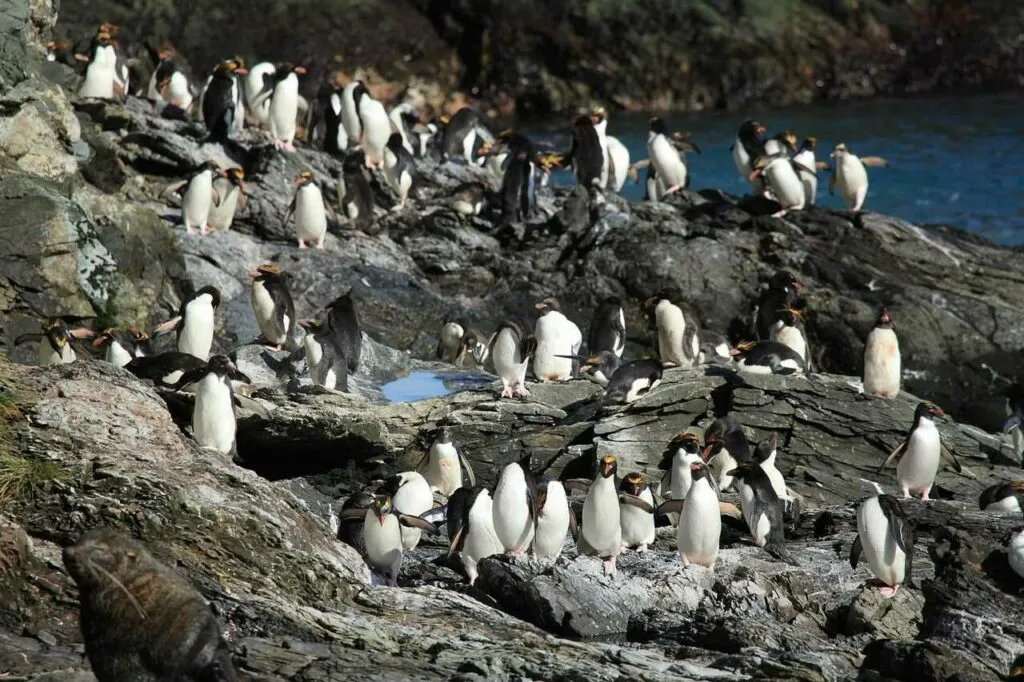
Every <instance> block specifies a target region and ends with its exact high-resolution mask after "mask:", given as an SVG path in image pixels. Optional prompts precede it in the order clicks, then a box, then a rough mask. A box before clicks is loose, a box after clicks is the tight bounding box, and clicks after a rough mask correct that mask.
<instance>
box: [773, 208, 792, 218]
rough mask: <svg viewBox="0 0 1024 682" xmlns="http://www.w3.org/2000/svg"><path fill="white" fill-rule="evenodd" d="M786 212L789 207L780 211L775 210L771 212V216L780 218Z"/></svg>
mask: <svg viewBox="0 0 1024 682" xmlns="http://www.w3.org/2000/svg"><path fill="white" fill-rule="evenodd" d="M787 213H789V209H788V208H784V209H782V210H781V211H776V212H775V213H772V217H773V218H781V217H783V216H784V215H786V214H787Z"/></svg>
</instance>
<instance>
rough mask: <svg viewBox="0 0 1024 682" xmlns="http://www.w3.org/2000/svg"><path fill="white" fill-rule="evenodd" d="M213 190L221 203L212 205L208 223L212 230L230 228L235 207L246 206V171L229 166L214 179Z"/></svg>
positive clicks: (233, 219)
mask: <svg viewBox="0 0 1024 682" xmlns="http://www.w3.org/2000/svg"><path fill="white" fill-rule="evenodd" d="M213 192H214V194H215V195H216V196H219V197H220V203H219V204H214V205H213V206H211V207H210V213H209V215H208V216H207V219H206V221H207V225H208V226H209V228H210V229H211V230H230V229H231V225H232V223H234V221H235V209H237V208H238V206H239V204H241V205H242V206H245V171H243V170H242V169H241V168H228V169H227V170H225V171H224V172H223V173H222V174H221V175H219V176H218V177H216V178H214V179H213Z"/></svg>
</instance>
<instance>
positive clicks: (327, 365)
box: [298, 320, 348, 392]
mask: <svg viewBox="0 0 1024 682" xmlns="http://www.w3.org/2000/svg"><path fill="white" fill-rule="evenodd" d="M298 324H299V326H300V327H302V328H303V329H304V330H305V332H306V335H305V336H304V337H303V339H302V348H303V351H304V353H305V356H306V367H308V368H309V378H310V379H311V380H312V381H313V383H314V384H316V385H317V386H322V387H324V388H326V389H328V390H331V391H333V390H339V391H342V392H348V360H346V359H345V355H344V353H343V352H342V351H341V350H339V349H338V348H337V346H336V343H335V339H334V338H333V337H332V335H331V330H330V329H329V328H328V326H327V325H326V324H320V323H319V322H317V321H316V320H299V322H298Z"/></svg>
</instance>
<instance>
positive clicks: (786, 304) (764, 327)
mask: <svg viewBox="0 0 1024 682" xmlns="http://www.w3.org/2000/svg"><path fill="white" fill-rule="evenodd" d="M803 288H804V285H803V284H801V283H800V282H799V281H798V280H797V278H796V277H794V276H793V273H791V272H789V271H788V270H779V271H778V272H776V273H775V274H773V275H772V276H771V278H770V279H769V280H768V286H767V288H765V289H762V290H761V293H760V294H759V295H758V298H757V303H756V304H755V306H754V308H755V310H754V330H755V332H756V334H757V338H758V340H761V341H766V340H769V339H771V335H772V327H776V328H777V327H780V326H782V320H781V316H780V314H779V311H780V310H782V309H783V308H799V307H800V305H801V303H802V302H803V301H802V299H801V297H800V292H801V291H803Z"/></svg>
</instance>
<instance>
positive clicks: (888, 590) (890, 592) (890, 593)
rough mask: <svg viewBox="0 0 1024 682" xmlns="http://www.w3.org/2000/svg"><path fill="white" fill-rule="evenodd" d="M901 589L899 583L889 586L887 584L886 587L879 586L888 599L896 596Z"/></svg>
mask: <svg viewBox="0 0 1024 682" xmlns="http://www.w3.org/2000/svg"><path fill="white" fill-rule="evenodd" d="M899 589H900V586H899V585H896V586H895V587H889V586H888V585H886V586H885V587H882V588H879V590H878V591H879V592H880V593H881V595H882V596H883V597H885V598H886V599H892V598H893V597H895V596H896V593H897V592H898V591H899Z"/></svg>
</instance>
